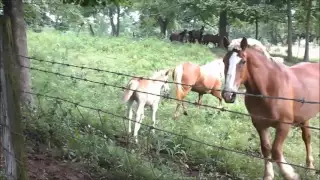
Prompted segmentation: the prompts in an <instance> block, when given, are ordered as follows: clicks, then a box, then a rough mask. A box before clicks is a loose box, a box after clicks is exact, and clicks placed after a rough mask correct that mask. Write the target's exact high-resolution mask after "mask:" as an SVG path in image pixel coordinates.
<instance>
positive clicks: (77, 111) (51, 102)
mask: <svg viewBox="0 0 320 180" xmlns="http://www.w3.org/2000/svg"><path fill="white" fill-rule="evenodd" d="M18 56H21V55H18ZM23 57H24V58H28V59H30V60H31V61H37V62H39V63H49V64H52V65H59V66H63V67H68V68H69V67H70V68H71V67H73V68H78V69H80V70H91V71H95V72H98V73H110V74H113V75H115V76H123V77H130V78H140V79H147V80H153V81H159V80H156V79H150V78H147V77H140V76H136V75H131V74H125V73H121V72H116V71H110V70H103V69H98V68H92V67H86V66H79V65H75V64H68V63H63V62H59V61H49V60H44V59H38V58H35V57H26V56H23ZM1 62H2V61H1ZM15 65H17V64H15ZM18 66H21V67H22V68H26V69H29V70H31V71H37V72H40V73H43V74H46V75H47V74H48V75H53V76H56V77H63V78H67V79H71V80H73V81H82V82H86V83H92V84H95V85H98V86H102V87H111V88H115V89H118V90H120V91H121V90H124V89H128V88H127V87H125V86H120V85H116V84H111V83H109V82H100V81H96V80H93V79H88V78H82V77H77V76H73V75H70V74H67V73H60V72H56V71H51V70H47V69H45V68H38V67H33V66H25V65H21V64H19V65H18ZM3 67H4V66H3V65H2V64H0V68H1V71H0V78H1V99H0V100H1V101H0V102H1V103H0V104H1V121H0V126H1V132H2V133H3V134H7V135H9V136H3V139H2V140H1V142H0V143H1V144H0V146H1V154H4V157H9V159H8V158H5V159H4V162H3V163H2V164H1V165H3V166H5V167H7V168H6V169H8V171H5V172H3V173H4V174H3V175H4V177H5V178H6V179H17V177H19V176H20V175H19V174H18V173H19V172H17V171H15V170H14V168H9V167H14V166H22V165H23V162H21V161H20V160H19V159H18V158H17V157H16V154H15V153H14V150H13V149H12V147H13V145H12V144H13V143H14V142H13V140H12V137H11V136H19V137H21V138H26V139H28V140H30V141H32V143H37V140H39V139H43V138H42V137H39V136H41V135H45V136H50V137H48V139H50V138H52V137H53V136H55V135H57V134H50V133H56V132H48V134H49V135H48V134H41V133H43V132H42V131H41V130H39V127H41V125H39V124H37V125H34V124H31V123H30V124H29V123H28V122H26V125H25V126H26V127H25V131H24V132H23V133H18V132H15V131H14V130H13V129H12V126H11V125H10V122H9V119H8V116H7V115H6V112H7V111H8V110H7V108H6V106H7V103H6V102H8V100H7V99H6V97H7V96H8V95H7V94H6V93H5V92H6V90H3V89H4V88H7V87H5V86H3V84H7V83H8V82H7V80H6V79H5V78H6V77H7V76H6V75H5V70H4V68H3ZM167 83H171V84H177V83H175V82H167ZM182 85H185V86H190V85H187V84H182ZM133 91H135V92H141V91H137V90H133ZM217 91H220V90H217ZM20 93H25V94H30V95H32V96H34V97H35V99H37V105H36V106H35V107H34V108H33V109H28V111H27V112H23V115H22V116H23V117H24V118H26V119H28V120H32V121H34V122H40V121H45V122H48V124H49V125H50V126H52V127H50V128H48V130H52V129H53V128H55V129H61V130H63V129H64V130H67V131H65V132H68V134H64V135H65V136H67V137H61V136H58V137H59V138H61V139H60V141H59V142H70V141H76V142H77V143H78V144H81V145H82V146H83V147H85V148H83V149H86V150H83V152H77V153H78V154H77V155H80V156H85V157H86V156H89V159H90V155H88V153H89V152H91V153H93V152H96V151H99V150H100V151H103V149H104V152H108V155H110V156H112V154H117V153H119V152H118V151H119V149H120V150H121V153H122V154H121V155H123V157H125V158H124V159H125V160H124V161H125V163H124V164H127V166H126V167H125V168H123V169H122V170H123V172H125V177H124V179H139V177H136V174H141V172H139V173H138V172H137V171H139V168H137V164H136V162H137V160H136V159H134V158H133V157H134V156H135V155H136V153H135V152H134V151H139V152H143V157H145V158H146V159H147V162H148V164H147V165H145V168H147V169H148V170H151V171H150V173H151V174H152V175H153V177H154V179H163V178H172V177H173V174H170V173H168V174H162V173H159V172H156V171H158V170H157V168H156V167H155V165H154V164H153V163H152V162H153V161H157V160H159V158H158V157H156V156H157V155H156V154H155V152H154V151H155V147H154V146H155V144H156V143H157V142H158V143H159V142H160V141H165V139H166V138H167V137H169V136H172V137H175V138H179V141H181V142H183V141H191V142H193V143H196V144H199V146H206V147H210V148H212V149H216V150H217V151H223V152H231V153H235V154H239V155H243V156H246V157H250V158H256V159H260V160H264V158H263V157H262V156H259V155H256V153H255V152H247V151H241V150H235V149H231V148H228V147H224V146H220V145H215V144H210V143H207V142H204V141H201V140H198V139H195V138H192V137H189V136H186V135H185V134H179V133H176V132H172V131H168V130H165V129H161V128H157V127H153V126H151V125H148V124H146V123H140V122H137V123H139V124H141V125H142V126H144V127H146V129H147V130H146V131H145V132H142V135H140V134H139V139H140V140H142V141H140V142H139V144H132V143H131V140H130V138H129V136H128V135H127V134H128V129H127V127H126V124H127V123H128V122H130V121H131V122H134V123H135V122H136V121H135V120H132V119H128V118H127V117H126V116H124V115H120V114H118V113H115V112H113V111H111V110H108V108H110V107H106V108H105V109H102V108H97V107H93V106H89V105H85V104H82V103H80V102H76V101H73V100H71V99H68V98H64V97H62V95H61V96H54V95H51V94H47V93H43V92H39V91H35V92H27V91H23V90H21V92H20ZM141 93H146V94H151V95H155V96H158V95H156V94H152V93H147V92H141ZM237 94H241V95H245V96H256V97H259V98H272V99H282V100H290V101H297V102H301V103H310V104H320V102H315V101H307V100H305V99H291V98H285V97H270V96H265V95H256V94H248V93H237ZM160 96H161V98H166V99H171V100H174V101H177V102H184V103H188V104H193V105H194V104H195V103H194V102H191V101H186V100H179V99H176V98H173V97H167V96H162V95H160ZM200 106H202V107H206V108H211V109H216V110H219V111H221V112H228V113H234V114H238V115H242V116H247V117H251V116H255V115H250V114H246V113H243V112H237V111H234V110H229V109H226V108H218V107H215V106H209V105H204V104H203V105H200ZM91 115H92V116H93V118H92V117H91V118H90V117H89V116H91ZM256 117H257V116H256ZM259 118H264V119H267V118H265V117H261V116H259ZM89 119H90V120H93V121H95V122H96V123H93V124H90V123H88V120H89ZM50 121H53V122H51V123H50ZM115 122H116V123H115ZM117 123H119V124H120V123H121V124H120V125H119V124H118V125H119V126H121V128H119V127H118V129H122V128H123V129H122V132H123V133H124V135H123V136H119V135H115V134H114V133H112V132H108V131H106V130H105V127H106V126H109V127H110V126H111V127H112V125H114V124H117ZM283 123H287V124H292V125H297V124H293V123H290V122H283ZM297 126H302V125H297ZM307 127H308V128H310V129H313V130H318V131H319V130H320V127H313V126H307ZM30 129H32V130H34V131H36V132H39V133H40V134H38V135H37V134H34V133H32V132H31V130H30ZM152 130H155V131H156V134H152V133H151V132H152ZM57 131H59V130H57ZM140 131H141V130H140ZM93 135H95V136H97V137H98V138H97V139H94V136H93ZM86 139H90V143H88V142H89V141H87V140H86ZM49 141H51V140H49ZM105 142H108V143H109V144H107V143H105ZM101 144H102V145H101ZM110 144H114V145H115V146H116V147H117V148H115V149H112V148H107V146H108V145H110ZM72 149H73V148H70V149H69V152H68V153H67V155H68V156H71V157H70V159H74V158H76V155H74V154H75V153H74V152H73V151H72ZM74 149H75V148H74ZM97 149H99V150H97ZM161 153H164V152H161ZM170 153H171V154H172V156H174V157H173V158H172V161H174V162H177V163H180V164H181V165H182V166H183V165H186V164H183V163H181V159H183V158H185V157H184V155H179V153H176V154H175V153H174V152H168V154H170ZM180 154H183V153H180ZM91 156H94V155H92V154H91ZM95 158H97V159H94V160H98V157H95ZM94 160H92V159H91V161H88V166H89V164H90V163H92V162H93V161H94ZM182 161H183V160H182ZM15 164H16V165H15ZM285 164H290V165H292V166H294V167H297V168H302V169H305V170H310V171H319V169H310V168H307V167H304V166H301V165H298V164H292V163H285ZM29 168H33V167H29ZM34 168H37V167H34ZM185 169H186V168H175V169H174V170H175V171H177V173H178V174H179V176H182V177H184V179H188V178H190V177H188V175H187V173H186V172H185ZM159 174H160V175H159ZM86 176H88V178H89V179H92V178H93V177H91V176H90V175H86ZM190 179H191V178H190Z"/></svg>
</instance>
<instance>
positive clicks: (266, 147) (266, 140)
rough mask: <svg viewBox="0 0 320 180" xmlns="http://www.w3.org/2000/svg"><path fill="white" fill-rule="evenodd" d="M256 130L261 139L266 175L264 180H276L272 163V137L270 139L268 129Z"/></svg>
mask: <svg viewBox="0 0 320 180" xmlns="http://www.w3.org/2000/svg"><path fill="white" fill-rule="evenodd" d="M256 130H257V131H258V133H259V137H260V146H261V152H262V155H263V157H264V158H265V160H264V175H263V180H273V179H274V171H273V166H272V162H270V160H268V159H270V158H271V144H270V137H269V131H268V129H267V128H258V127H256Z"/></svg>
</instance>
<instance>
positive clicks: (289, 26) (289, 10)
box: [287, 0, 292, 60]
mask: <svg viewBox="0 0 320 180" xmlns="http://www.w3.org/2000/svg"><path fill="white" fill-rule="evenodd" d="M287 16H288V39H287V43H288V52H287V53H288V59H289V60H292V15H291V0H287Z"/></svg>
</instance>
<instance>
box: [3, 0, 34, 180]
mask: <svg viewBox="0 0 320 180" xmlns="http://www.w3.org/2000/svg"><path fill="white" fill-rule="evenodd" d="M3 4H4V16H3V19H4V21H3V24H1V26H2V28H1V36H2V37H0V39H1V41H2V42H1V43H2V44H1V50H3V51H2V52H1V53H0V54H1V68H0V69H1V74H0V77H1V80H0V81H1V83H0V84H1V87H0V88H1V93H0V94H1V100H0V101H1V116H4V118H0V119H1V120H2V121H3V122H1V123H2V124H5V126H3V127H2V130H3V131H2V133H3V134H2V135H1V137H2V138H3V139H2V143H4V144H5V145H4V146H3V147H4V148H7V149H6V153H7V154H6V155H5V157H6V160H5V162H6V166H7V167H6V172H7V173H9V174H8V175H9V176H11V177H8V178H7V179H9V180H11V179H12V180H15V179H19V180H20V179H21V180H26V179H28V177H27V171H26V166H25V154H24V137H23V135H22V134H23V128H22V117H21V107H24V106H22V105H26V104H22V103H30V102H31V99H32V98H30V97H28V96H24V94H26V93H22V92H21V90H24V91H27V90H26V89H23V88H25V87H26V85H25V81H24V79H25V78H26V77H24V75H29V73H28V71H25V68H23V67H21V65H23V66H28V64H27V65H26V63H25V62H23V61H22V60H21V56H20V55H21V54H18V53H19V52H20V53H26V52H27V51H26V49H23V47H22V50H21V49H19V48H21V47H20V46H23V45H25V46H26V41H25V40H26V39H25V38H23V35H26V34H23V33H22V32H21V29H19V28H20V27H19V25H21V19H19V18H17V17H15V16H16V13H17V12H16V11H17V10H19V9H20V10H21V6H22V5H23V4H22V1H21V0H13V1H3ZM22 10H23V9H22ZM22 13H23V12H22ZM20 15H21V14H20ZM20 17H21V16H20ZM22 17H23V14H22ZM22 23H24V22H23V19H22ZM13 24H15V26H14V25H13ZM23 25H24V24H23ZM14 28H15V29H14ZM17 29H18V30H17ZM24 32H25V31H24ZM19 33H20V34H19ZM20 37H22V39H19V38H20ZM24 37H26V36H24ZM23 41H24V42H23ZM20 42H21V43H25V44H22V45H20V44H16V43H20ZM26 72H27V74H26ZM21 78H23V79H22V80H21ZM28 80H29V79H28ZM21 86H22V87H21ZM29 98H30V99H29ZM4 101H6V103H3V102H4ZM3 108H4V109H3ZM12 132H14V133H12ZM10 144H11V145H10ZM12 168H14V169H15V170H14V171H12V170H13V169H12ZM12 173H13V174H12Z"/></svg>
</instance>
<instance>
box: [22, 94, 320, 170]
mask: <svg viewBox="0 0 320 180" xmlns="http://www.w3.org/2000/svg"><path fill="white" fill-rule="evenodd" d="M22 93H26V94H31V95H35V96H41V97H46V98H50V99H55V100H57V101H63V102H67V103H70V104H72V105H74V106H75V107H77V106H78V107H82V108H85V109H90V110H93V111H100V112H102V113H105V114H109V115H111V116H114V117H117V118H124V119H126V120H127V121H132V122H135V123H139V124H140V125H142V126H145V127H148V128H150V129H154V130H156V131H160V132H164V133H168V134H171V135H174V136H177V137H183V138H184V139H187V140H190V141H193V142H196V143H199V144H202V145H206V146H208V147H212V148H215V149H219V150H223V151H228V152H232V153H236V154H241V155H245V156H248V157H253V158H257V159H262V160H268V161H271V162H277V163H281V164H288V165H291V166H294V167H298V168H302V169H305V170H310V171H316V172H319V171H320V169H312V168H308V167H304V166H301V165H297V164H292V163H288V162H279V161H274V160H272V159H269V158H264V157H261V156H256V155H253V154H249V153H247V152H244V151H239V150H235V149H231V148H227V147H223V146H218V145H213V144H209V143H206V142H202V141H200V140H197V139H194V138H190V137H188V136H186V135H182V134H178V133H175V132H171V131H168V130H164V129H160V128H157V127H153V126H151V125H147V124H144V123H141V122H138V121H135V120H132V119H129V118H127V117H125V116H121V115H117V114H114V113H112V112H109V111H106V110H103V109H98V108H94V107H90V106H87V105H82V104H79V103H76V102H73V101H71V100H68V99H64V98H61V97H56V96H51V95H45V94H40V93H33V92H26V91H23V92H22Z"/></svg>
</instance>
